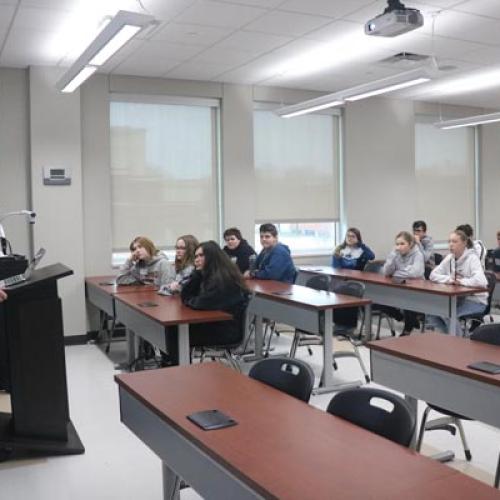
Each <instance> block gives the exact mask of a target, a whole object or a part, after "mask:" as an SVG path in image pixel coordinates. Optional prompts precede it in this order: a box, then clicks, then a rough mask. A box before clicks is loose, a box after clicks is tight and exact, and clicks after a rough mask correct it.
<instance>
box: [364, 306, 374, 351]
mask: <svg viewBox="0 0 500 500" xmlns="http://www.w3.org/2000/svg"><path fill="white" fill-rule="evenodd" d="M370 340H372V305H371V304H366V306H365V342H369V341H370Z"/></svg>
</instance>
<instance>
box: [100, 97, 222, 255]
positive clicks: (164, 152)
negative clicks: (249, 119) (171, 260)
mask: <svg viewBox="0 0 500 500" xmlns="http://www.w3.org/2000/svg"><path fill="white" fill-rule="evenodd" d="M139 100H140V98H137V99H135V100H134V99H133V98H124V97H123V96H120V97H115V98H113V100H112V102H111V104H110V106H111V108H110V122H111V123H110V126H111V185H112V221H113V228H112V231H113V250H114V252H116V253H119V252H123V251H126V250H127V249H128V246H129V244H130V241H131V240H132V239H133V238H134V237H135V236H138V235H144V236H147V237H148V238H151V239H152V240H153V241H154V242H155V244H156V245H157V246H158V247H162V248H165V247H173V245H174V244H175V239H176V238H177V237H178V236H180V235H182V234H186V233H191V234H194V235H196V237H197V238H199V239H200V241H202V240H207V239H212V238H214V237H215V235H216V234H217V213H218V212H217V158H216V151H217V148H216V141H217V138H216V130H217V127H216V123H217V112H218V110H217V102H216V101H210V102H206V101H203V102H196V103H195V104H188V103H184V102H183V103H180V104H176V103H171V102H168V101H167V102H165V101H162V100H161V98H156V102H155V101H150V100H149V99H148V98H146V97H145V98H144V101H145V102H138V101H139Z"/></svg>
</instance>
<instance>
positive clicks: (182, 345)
mask: <svg viewBox="0 0 500 500" xmlns="http://www.w3.org/2000/svg"><path fill="white" fill-rule="evenodd" d="M177 338H178V342H179V343H178V345H179V365H189V363H190V362H191V360H190V356H189V325H188V324H182V325H179V334H178V335H177Z"/></svg>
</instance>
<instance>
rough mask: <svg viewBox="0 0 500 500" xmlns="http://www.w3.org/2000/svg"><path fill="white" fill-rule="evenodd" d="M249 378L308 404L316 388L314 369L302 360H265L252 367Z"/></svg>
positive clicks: (283, 358)
mask: <svg viewBox="0 0 500 500" xmlns="http://www.w3.org/2000/svg"><path fill="white" fill-rule="evenodd" d="M248 376H249V377H250V378H253V379H255V380H259V381H260V382H263V383H264V384H267V385H270V386H271V387H274V388H275V389H278V390H280V391H283V392H286V393H287V394H289V395H290V396H293V397H295V398H297V399H301V400H302V401H305V402H306V403H307V402H308V401H309V398H310V397H311V392H312V389H313V386H314V373H313V371H312V368H311V367H310V366H309V365H308V364H307V363H305V362H304V361H301V360H300V359H292V358H285V357H276V358H267V359H263V360H261V361H258V362H257V363H255V364H254V365H253V366H252V368H251V369H250V371H249V372H248Z"/></svg>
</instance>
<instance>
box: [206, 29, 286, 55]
mask: <svg viewBox="0 0 500 500" xmlns="http://www.w3.org/2000/svg"><path fill="white" fill-rule="evenodd" d="M292 40H293V38H292V37H288V36H278V35H269V34H267V33H255V32H251V31H237V32H235V33H233V34H232V35H230V36H229V37H227V38H226V39H224V40H222V41H221V42H219V43H218V44H217V45H216V47H220V48H226V49H233V50H250V51H252V52H265V51H269V50H273V49H276V48H278V47H281V46H283V45H285V44H286V43H288V42H291V41H292Z"/></svg>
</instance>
